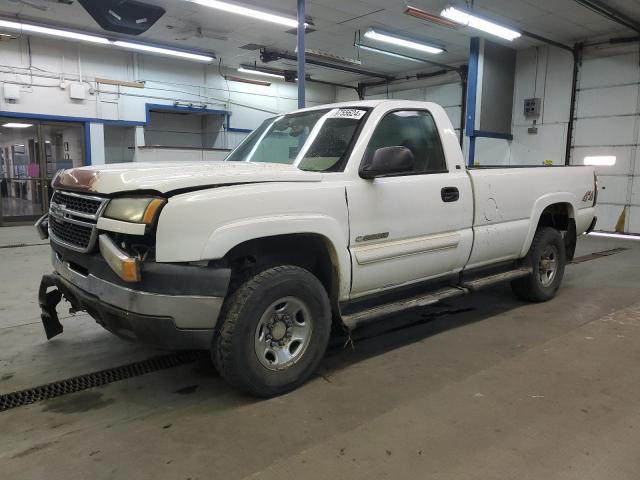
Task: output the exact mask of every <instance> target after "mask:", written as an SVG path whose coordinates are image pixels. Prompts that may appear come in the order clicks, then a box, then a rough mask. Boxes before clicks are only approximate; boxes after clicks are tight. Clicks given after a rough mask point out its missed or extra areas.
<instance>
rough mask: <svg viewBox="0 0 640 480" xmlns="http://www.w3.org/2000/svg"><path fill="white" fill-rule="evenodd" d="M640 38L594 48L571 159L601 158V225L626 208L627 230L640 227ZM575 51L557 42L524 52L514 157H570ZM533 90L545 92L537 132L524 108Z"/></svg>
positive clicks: (586, 66)
mask: <svg viewBox="0 0 640 480" xmlns="http://www.w3.org/2000/svg"><path fill="white" fill-rule="evenodd" d="M638 64H639V61H638V51H637V48H635V46H633V45H627V46H603V47H599V48H597V49H596V48H587V49H586V50H585V57H584V59H583V62H582V64H581V66H580V71H579V76H578V87H579V90H578V93H577V102H576V121H575V123H574V132H573V149H572V156H571V163H572V164H574V165H582V164H584V163H585V162H584V160H585V158H587V157H616V160H615V163H614V164H610V163H611V162H610V160H607V161H606V162H605V161H600V160H597V161H596V163H598V164H597V165H595V170H596V172H597V174H598V183H599V187H598V205H597V207H596V213H597V215H598V224H597V228H598V229H603V230H609V231H611V230H614V228H615V227H616V224H617V223H618V219H619V218H620V216H621V214H622V213H623V211H625V213H626V215H625V223H624V229H625V232H630V233H640V203H639V202H640V193H638V192H640V180H638V178H640V167H639V163H640V162H639V161H638V158H639V157H640V149H639V147H638V144H639V143H640V87H639V84H640V68H639V65H638ZM572 69H573V61H572V59H571V54H570V53H569V52H565V51H563V50H560V49H557V48H553V47H538V48H537V49H536V48H530V49H527V50H522V51H520V52H518V56H517V64H516V82H515V85H516V91H515V94H514V112H513V118H514V125H513V136H514V139H513V142H512V144H511V146H510V159H509V163H510V164H511V165H528V164H530V165H539V164H540V163H541V162H543V161H545V160H551V161H552V162H553V164H564V159H565V149H566V138H567V124H568V117H569V107H570V105H569V103H570V97H571V77H572ZM528 97H541V98H542V99H543V109H542V115H541V117H540V118H538V119H537V125H536V127H537V129H538V133H537V134H529V133H528V132H527V129H528V128H529V127H531V126H532V121H531V120H530V119H526V118H525V117H524V115H523V112H522V102H523V100H524V99H525V98H528Z"/></svg>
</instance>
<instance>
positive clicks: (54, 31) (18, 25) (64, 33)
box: [0, 20, 109, 45]
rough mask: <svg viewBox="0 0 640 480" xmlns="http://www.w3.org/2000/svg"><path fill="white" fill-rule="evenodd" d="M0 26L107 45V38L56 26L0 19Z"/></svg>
mask: <svg viewBox="0 0 640 480" xmlns="http://www.w3.org/2000/svg"><path fill="white" fill-rule="evenodd" d="M0 28H8V29H11V30H17V31H19V32H29V33H40V34H42V35H51V36H53V37H61V38H69V39H72V40H81V41H83V42H92V43H101V44H103V45H108V44H109V40H108V39H106V38H104V37H98V36H96V35H87V34H86V33H77V32H71V31H69V30H60V29H58V28H50V27H41V26H40V25H30V24H28V23H22V22H11V21H9V20H0Z"/></svg>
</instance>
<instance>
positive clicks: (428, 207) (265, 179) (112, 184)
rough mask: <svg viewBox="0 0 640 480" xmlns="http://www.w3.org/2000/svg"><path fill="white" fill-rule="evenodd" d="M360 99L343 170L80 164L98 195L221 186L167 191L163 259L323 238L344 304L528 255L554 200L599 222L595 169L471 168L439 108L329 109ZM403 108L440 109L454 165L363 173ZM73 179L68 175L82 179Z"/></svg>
mask: <svg viewBox="0 0 640 480" xmlns="http://www.w3.org/2000/svg"><path fill="white" fill-rule="evenodd" d="M355 107H368V108H372V109H373V111H372V112H371V113H370V115H369V116H368V117H367V120H366V122H365V124H364V125H363V127H362V130H361V132H360V136H359V137H358V138H357V139H356V141H355V144H354V147H353V149H352V152H351V156H350V158H349V161H348V162H347V165H346V168H345V170H344V171H343V172H332V173H317V172H303V171H300V170H298V169H297V168H295V167H294V166H291V165H283V164H269V163H265V164H254V163H249V162H243V163H234V162H212V163H204V164H203V163H169V164H133V165H129V166H127V165H105V166H104V167H101V168H98V167H87V168H85V169H84V170H85V171H93V172H95V173H96V175H95V176H94V177H93V178H94V180H93V181H92V183H91V186H92V188H93V189H94V190H95V191H96V193H117V192H125V191H135V190H156V191H160V192H169V191H174V190H182V189H188V188H191V187H201V186H215V185H225V186H224V187H221V188H204V189H198V190H196V191H191V192H187V193H181V194H177V195H174V196H171V197H170V198H169V201H168V203H167V205H166V206H165V207H164V208H163V210H162V212H161V214H160V218H159V222H158V230H157V233H156V239H157V245H156V258H157V260H158V261H160V262H188V261H202V260H211V259H219V258H221V257H223V256H224V255H225V254H226V253H227V252H229V250H231V249H232V248H233V247H235V246H237V245H239V244H240V243H243V242H245V241H247V240H251V239H255V238H262V237H267V236H274V235H282V234H295V233H304V234H314V235H317V236H319V237H320V238H321V239H322V240H323V241H324V242H325V243H326V245H327V246H328V248H329V250H330V252H331V257H332V259H334V261H335V265H336V267H337V270H338V273H339V291H340V299H342V300H345V299H348V298H356V297H359V296H363V295H367V294H371V293H375V292H379V291H384V290H387V289H390V288H392V287H397V286H399V285H406V284H411V283H416V282H419V281H422V280H425V279H429V278H436V277H439V276H443V275H446V274H450V273H454V272H458V271H460V270H461V269H463V268H465V267H469V268H470V267H474V266H480V265H487V264H492V263H496V262H498V261H502V260H508V259H516V258H520V257H523V256H524V255H525V254H526V252H527V250H528V249H529V246H530V244H531V241H532V238H533V235H534V233H535V231H536V227H537V224H538V219H539V217H540V215H541V213H542V211H543V210H544V209H545V208H546V207H547V206H549V205H551V204H554V203H558V202H561V203H567V204H569V205H570V211H571V215H572V216H573V218H574V219H575V221H576V229H577V233H578V234H582V233H583V232H584V231H585V230H586V228H587V227H588V226H589V224H590V223H591V220H592V219H593V214H594V209H593V208H592V200H589V199H588V192H589V191H593V186H594V183H593V182H594V178H593V167H586V166H585V167H573V168H569V167H567V168H517V169H486V170H471V171H469V172H467V171H466V170H465V169H464V167H463V158H462V152H461V150H460V147H459V145H458V140H457V137H456V135H455V132H454V130H453V126H452V125H451V122H450V120H449V118H448V117H447V115H446V113H445V111H444V109H443V108H442V107H440V106H438V105H436V104H434V103H429V102H414V101H401V100H383V101H367V102H360V103H355V104H336V105H329V106H325V107H323V108H355ZM396 109H426V110H428V111H429V112H430V113H431V114H432V116H433V118H434V121H435V125H436V128H437V130H438V133H439V135H440V138H441V141H442V146H443V149H444V152H445V156H446V160H447V168H448V171H447V172H443V173H436V174H429V175H407V176H395V177H385V178H377V179H374V180H365V179H362V178H360V176H359V174H358V171H359V167H360V165H361V162H362V159H363V156H364V154H365V151H366V148H367V146H368V144H369V140H370V138H371V136H372V134H373V132H374V130H375V128H376V126H377V125H378V122H379V121H380V120H381V119H382V118H383V117H384V115H385V114H387V113H388V112H389V111H392V110H396ZM457 167H460V168H457ZM67 175H69V179H68V180H72V179H73V178H77V177H76V176H73V177H72V176H71V175H70V174H69V173H67ZM61 180H62V181H63V182H64V181H65V178H64V177H62V178H61ZM450 186H455V187H457V188H458V190H459V192H460V198H459V200H458V201H456V202H450V203H445V202H443V201H442V199H441V194H440V191H441V189H442V188H443V187H450ZM472 187H473V188H472ZM474 211H475V218H474ZM381 233H386V235H385V236H384V238H379V239H376V240H371V241H368V242H360V241H358V237H361V236H365V235H376V234H381ZM474 237H475V238H474ZM352 255H353V256H354V258H353V259H352V257H351V256H352ZM352 260H353V261H352Z"/></svg>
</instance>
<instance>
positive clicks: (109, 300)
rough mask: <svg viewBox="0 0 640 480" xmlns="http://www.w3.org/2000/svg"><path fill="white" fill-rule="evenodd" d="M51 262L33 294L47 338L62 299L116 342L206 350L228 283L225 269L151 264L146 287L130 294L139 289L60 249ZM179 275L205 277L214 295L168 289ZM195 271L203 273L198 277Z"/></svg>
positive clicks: (52, 331) (56, 324) (53, 331)
mask: <svg viewBox="0 0 640 480" xmlns="http://www.w3.org/2000/svg"><path fill="white" fill-rule="evenodd" d="M65 256H68V257H69V259H67V258H65ZM78 258H82V259H83V260H85V265H78V264H77V263H75V262H73V261H72V260H78ZM52 263H53V266H54V268H55V272H54V273H53V274H51V275H45V276H44V277H43V279H42V284H41V287H40V295H39V300H40V306H41V308H42V312H43V313H42V319H43V323H44V325H45V331H46V332H47V337H48V338H51V337H53V336H55V335H57V334H58V333H60V332H61V331H62V326H61V325H60V323H59V321H58V320H57V315H56V312H55V305H56V304H57V303H58V302H59V301H60V296H61V295H63V296H64V297H65V298H66V299H67V300H68V301H69V303H71V306H72V311H80V310H85V311H87V313H89V314H90V315H91V316H92V317H93V318H94V319H95V320H96V321H97V322H98V323H99V324H100V325H102V326H103V327H104V328H106V329H107V330H109V331H111V332H112V333H114V334H116V335H118V336H120V337H122V338H126V339H129V340H137V341H140V342H143V343H147V344H151V345H155V346H159V347H164V348H176V349H190V348H203V349H208V348H210V344H211V338H212V335H213V330H214V328H215V325H216V323H217V319H218V315H219V313H220V309H221V308H222V303H223V301H224V294H225V293H226V289H227V287H228V283H229V276H230V272H229V271H227V270H226V269H217V270H208V269H201V268H199V267H191V266H186V265H184V266H180V265H165V266H160V267H158V265H160V264H157V265H156V268H155V269H153V270H152V271H151V272H150V274H149V278H150V279H151V280H152V283H148V285H147V287H148V289H147V290H142V289H136V288H140V286H138V285H137V284H132V285H127V286H124V285H118V284H117V281H116V280H115V279H114V278H110V279H109V280H112V281H109V280H106V279H104V278H101V277H100V276H98V275H96V274H95V273H92V272H95V271H99V272H101V273H103V272H104V271H105V270H104V269H103V268H102V267H103V266H102V265H101V262H100V261H99V258H97V257H89V256H87V255H84V256H83V257H77V255H74V254H70V252H68V251H65V250H64V249H63V250H61V251H60V252H58V251H56V249H54V250H53V251H52ZM74 267H75V268H74ZM164 267H167V268H166V269H165V268H164ZM181 267H182V268H181ZM194 268H198V270H193V269H194ZM184 270H186V275H187V276H190V274H191V273H192V272H198V273H199V274H201V275H202V274H204V275H207V277H206V278H208V280H209V281H210V282H214V283H215V285H211V283H210V284H209V288H208V290H210V291H211V292H213V293H214V295H204V294H202V293H204V292H202V286H201V285H199V286H198V288H194V290H195V291H197V293H198V294H189V293H190V292H187V291H184V290H185V289H184V282H182V286H183V287H182V288H180V289H178V288H173V289H172V288H171V285H172V284H173V282H175V280H176V276H177V277H180V274H179V272H184ZM200 270H207V271H206V272H203V273H200ZM200 280H203V279H202V278H201V279H200ZM143 286H144V285H143ZM49 287H57V288H58V290H59V292H60V293H57V294H56V293H55V291H54V292H48V293H47V289H48V288H49ZM149 290H151V291H149ZM167 290H174V291H175V293H176V294H172V292H171V291H167ZM56 300H57V301H56ZM47 325H49V328H47Z"/></svg>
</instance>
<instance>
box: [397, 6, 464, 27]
mask: <svg viewBox="0 0 640 480" xmlns="http://www.w3.org/2000/svg"><path fill="white" fill-rule="evenodd" d="M404 14H405V15H410V16H412V17H415V18H419V19H420V20H424V21H426V22H431V23H435V24H438V25H440V26H443V27H447V28H458V24H457V23H454V22H451V21H449V20H447V19H446V18H442V17H440V16H438V15H434V14H432V13H429V12H427V11H425V10H422V9H420V8H416V7H412V6H410V5H407V8H405V9H404Z"/></svg>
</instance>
